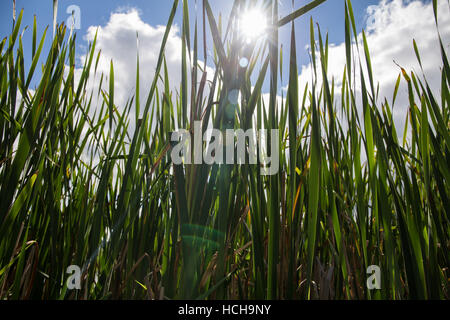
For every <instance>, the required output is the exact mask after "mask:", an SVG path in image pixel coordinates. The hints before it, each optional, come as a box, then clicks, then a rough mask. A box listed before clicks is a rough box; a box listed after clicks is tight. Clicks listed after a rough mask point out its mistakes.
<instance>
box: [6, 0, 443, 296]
mask: <svg viewBox="0 0 450 320" xmlns="http://www.w3.org/2000/svg"><path fill="white" fill-rule="evenodd" d="M322 2H323V0H316V1H312V2H311V3H309V4H308V5H306V6H305V7H303V8H301V9H299V10H297V11H295V12H294V13H292V14H291V15H289V16H287V17H285V18H282V19H280V20H278V8H277V1H273V2H272V1H265V2H264V3H265V6H264V8H265V10H266V12H267V16H268V19H269V20H270V21H271V25H272V26H273V28H272V29H271V31H270V34H269V35H268V36H267V40H268V41H267V42H266V43H263V44H261V48H259V49H258V46H257V45H255V44H254V43H250V44H248V43H245V42H244V41H242V39H240V38H239V36H238V35H239V30H235V29H236V28H238V27H236V26H233V25H232V24H231V21H233V19H234V18H236V15H237V14H238V12H239V11H240V9H241V8H239V6H243V2H241V1H235V4H234V6H233V10H232V12H231V16H230V17H229V20H228V21H230V23H229V25H228V26H227V29H226V30H227V31H226V33H225V36H224V37H222V23H221V20H219V23H217V21H216V18H215V17H214V14H213V11H212V10H211V7H210V5H209V3H208V1H207V0H205V1H203V17H204V20H203V21H204V23H205V25H204V26H203V27H204V29H205V32H206V31H207V30H209V32H210V33H211V35H212V38H213V40H214V53H215V55H214V58H215V60H214V61H213V62H214V64H215V69H214V75H213V81H211V82H209V81H206V79H207V77H206V70H204V69H203V68H202V67H201V66H200V64H199V63H198V60H197V59H198V39H199V38H198V34H197V32H198V30H197V23H196V24H195V30H194V33H193V37H191V36H192V34H191V32H190V28H189V26H190V23H189V11H188V3H187V1H186V0H185V1H182V14H183V29H182V51H181V55H182V57H181V58H182V59H181V61H182V70H180V72H181V74H182V82H181V84H176V85H177V86H178V85H180V88H181V90H180V95H175V93H174V92H172V91H171V90H170V88H171V87H172V86H171V85H170V83H169V81H170V79H169V77H168V72H167V66H166V62H165V58H164V53H165V44H166V41H167V37H168V35H169V32H170V29H171V26H172V22H173V19H174V16H175V13H176V10H177V9H178V5H179V3H178V1H174V4H173V7H172V11H171V13H170V16H169V20H168V23H167V28H166V33H165V35H164V38H163V42H162V44H161V48H160V53H159V59H158V62H157V66H156V72H155V76H154V80H153V82H152V85H151V87H150V88H149V90H148V98H147V100H146V102H145V105H143V106H144V108H143V109H141V104H140V96H139V94H140V92H142V90H143V89H145V88H142V87H140V85H139V73H142V72H145V70H140V67H139V60H137V61H138V62H137V76H136V92H135V96H134V97H132V98H130V100H129V101H128V102H127V103H126V104H125V105H124V106H117V105H116V101H117V100H115V99H114V66H113V61H111V65H110V73H109V75H106V76H108V81H109V84H108V85H107V87H108V88H109V89H108V90H107V91H105V90H104V89H103V87H102V81H103V75H102V77H101V80H100V84H99V92H97V93H95V92H91V91H89V90H88V87H87V81H88V79H89V77H90V75H91V73H92V72H93V69H94V71H96V69H97V63H98V57H99V56H98V55H97V60H96V61H94V55H95V52H96V49H95V47H96V40H94V41H93V42H92V43H91V44H90V48H89V51H88V54H87V58H86V60H85V63H84V66H83V67H82V73H81V76H80V78H79V80H77V81H75V78H74V71H75V69H74V68H75V60H74V59H75V38H74V37H70V38H67V37H66V36H65V33H66V28H65V27H64V26H59V27H57V28H56V31H55V36H54V39H53V41H52V45H51V48H50V51H49V52H48V53H47V57H46V61H45V63H44V64H43V65H42V75H41V78H40V80H39V81H38V82H37V86H36V88H35V89H34V90H30V88H29V85H30V83H31V80H32V78H33V74H34V72H35V69H36V67H37V63H38V61H39V59H40V57H41V54H42V48H43V43H44V41H45V37H46V31H44V33H43V35H42V37H41V40H39V41H38V40H37V31H36V23H34V27H33V45H32V62H31V65H30V66H29V68H28V69H27V70H25V66H24V52H23V47H22V36H21V35H19V31H20V27H21V19H22V12H21V13H20V15H19V17H18V18H17V20H16V22H15V26H14V29H13V30H12V33H11V35H10V36H9V37H8V38H7V39H4V40H3V41H2V42H1V43H0V51H1V58H0V79H1V80H0V111H1V112H0V199H1V203H0V235H1V236H0V298H2V299H28V298H32V299H122V298H127V299H177V298H198V299H217V298H221V299H266V298H268V299H417V298H419V299H448V298H449V296H448V289H449V288H448V277H449V275H448V266H449V265H450V263H449V254H448V253H449V246H450V239H449V234H450V229H449V228H450V224H449V218H450V217H449V208H450V202H449V197H450V187H449V186H450V168H449V159H450V153H449V147H450V135H449V126H450V121H449V116H450V112H449V110H450V109H449V106H450V94H449V90H448V88H449V84H450V68H449V64H448V59H447V56H446V54H445V49H444V46H443V45H442V43H441V53H442V63H443V66H444V67H443V68H442V86H441V87H442V90H441V97H439V98H438V97H435V96H433V94H432V92H431V89H430V87H429V85H428V83H427V82H426V80H420V79H418V77H417V75H416V74H415V73H413V72H410V73H409V74H408V73H407V72H406V71H405V69H403V68H402V69H401V74H400V76H399V78H398V80H397V83H396V87H395V88H394V89H395V90H394V92H395V93H394V98H393V99H392V105H390V104H389V103H388V101H387V100H384V101H383V102H382V103H379V102H377V100H376V99H375V94H376V93H375V84H374V81H375V80H374V79H373V76H372V67H371V61H370V55H369V47H370V43H367V41H366V38H365V36H364V33H363V52H362V54H360V53H359V47H357V48H356V49H357V50H354V46H355V45H357V46H359V44H358V43H357V42H354V41H353V38H354V37H356V35H357V33H356V28H355V21H354V17H353V10H352V7H351V3H350V1H346V3H345V39H346V53H347V60H346V61H347V66H346V69H345V71H344V74H343V77H342V78H343V82H342V90H341V98H340V99H338V98H337V96H336V91H335V89H336V88H335V85H334V81H333V80H332V81H331V82H330V81H329V79H328V77H327V64H328V38H326V39H325V43H324V39H323V37H322V34H321V33H320V29H318V30H317V31H318V32H317V35H318V39H317V40H318V42H316V33H315V29H314V25H313V21H312V19H311V30H310V35H311V56H312V61H313V66H314V81H313V82H312V83H311V84H310V85H309V86H306V88H299V86H298V79H297V78H298V65H297V58H296V56H297V54H296V50H295V41H296V31H295V28H294V24H293V21H294V19H296V18H298V17H299V16H301V15H304V14H305V13H307V12H308V11H309V10H311V9H313V8H314V7H315V6H317V5H319V4H320V3H322ZM289 23H291V24H292V26H291V49H290V61H289V73H290V74H289V85H288V90H287V93H288V94H287V97H286V99H282V100H280V99H277V92H278V90H277V88H278V73H279V72H280V69H281V63H282V59H281V58H279V57H278V55H279V43H278V28H279V27H281V26H283V25H286V24H289ZM191 39H193V43H191ZM205 39H206V37H205V36H203V42H204V43H203V47H204V48H206V40H205ZM192 44H193V45H192ZM191 45H192V46H191ZM413 46H414V50H415V52H416V55H417V58H418V60H419V62H420V61H421V60H420V55H419V51H418V49H417V46H416V44H415V42H414V44H413ZM266 49H267V50H266ZM205 51H206V50H205ZM355 51H356V52H355ZM242 57H246V58H247V59H248V60H249V63H248V66H247V67H241V66H240V65H239V60H240V59H241V58H242ZM316 57H317V59H316ZM361 59H362V60H365V63H364V66H365V68H364V70H367V72H366V75H367V78H365V77H364V75H365V73H364V72H363V64H362V63H361V62H359V63H358V64H353V61H361ZM205 60H206V56H205ZM189 61H194V63H192V64H189V63H188V62H189ZM258 61H260V62H261V68H260V70H259V71H255V69H256V68H255V66H256V65H257V62H258ZM205 62H206V61H205ZM93 63H94V65H93ZM188 68H192V70H191V74H193V75H194V76H193V77H192V79H194V80H192V83H190V82H189V79H188V74H189V73H188V71H189V70H188ZM268 69H269V72H268ZM357 69H360V70H361V76H360V79H356V81H358V80H359V82H360V83H361V90H360V91H358V90H356V89H355V88H356V84H355V83H353V82H352V79H354V77H353V73H354V71H355V70H357ZM256 72H257V73H256ZM254 73H256V77H255V78H256V79H257V81H256V83H254V84H252V83H251V82H250V78H251V76H252V75H253V74H254ZM197 75H198V77H197ZM267 75H268V76H269V77H270V93H269V100H268V105H267V106H266V103H267V101H266V100H265V99H263V95H262V90H261V88H262V84H263V82H264V79H265V78H266V76H267ZM318 75H321V78H322V79H323V81H322V82H320V83H319V82H318V81H317V80H316V78H317V77H318ZM402 78H403V80H402ZM197 79H201V81H200V82H199V83H198V82H197ZM366 79H369V83H368V84H366ZM400 81H404V82H405V83H406V84H407V86H408V93H409V106H408V117H407V123H406V125H405V127H406V128H405V134H404V137H403V139H402V141H399V138H398V134H397V131H396V128H395V125H394V122H393V119H392V108H393V105H394V102H395V97H396V95H397V92H398V87H399V84H400ZM206 86H209V90H205V88H206ZM189 88H190V89H191V94H190V95H189V94H188V91H189ZM232 90H239V91H240V93H241V96H240V101H239V103H238V106H237V108H236V109H235V111H234V112H233V113H231V116H230V112H226V109H227V108H229V103H228V98H227V97H228V93H229V92H231V91H232ZM95 94H97V95H100V97H101V103H100V104H99V105H96V106H94V105H93V100H95V99H94V98H95ZM357 101H362V113H361V112H360V111H359V109H358V108H357ZM266 107H267V109H266ZM93 108H95V110H93ZM132 108H135V110H136V119H135V120H136V121H135V122H136V126H135V128H133V129H130V128H129V121H130V117H131V113H130V111H131V110H132ZM188 113H190V114H188ZM339 114H341V115H342V116H339ZM194 121H202V123H203V125H202V131H203V132H204V131H205V130H206V126H207V124H208V123H212V125H213V126H214V127H215V128H218V129H222V130H224V129H227V128H234V129H237V128H242V129H244V130H246V129H248V128H254V129H260V128H262V127H264V128H266V129H279V130H280V135H279V136H280V141H279V142H280V143H279V147H280V150H279V151H280V170H279V172H278V174H276V175H273V176H262V175H260V171H259V169H260V162H259V161H260V159H258V164H256V165H252V164H248V163H247V164H243V165H238V164H236V165H229V164H223V165H222V164H221V165H219V164H213V165H207V164H186V165H175V164H173V163H172V162H171V159H170V156H169V154H170V150H171V148H172V146H173V144H171V142H170V133H171V132H172V131H173V130H174V128H176V127H177V124H178V125H181V126H182V127H183V126H184V128H187V129H193V126H194ZM408 127H409V128H410V129H409V130H407V128H408ZM344 128H347V129H344ZM193 132H194V131H193V130H191V135H193V134H194V133H193ZM130 133H131V134H130ZM407 133H409V136H408V137H407ZM191 138H192V139H194V137H193V136H192V137H191ZM192 141H193V140H192ZM272 143H273V142H272ZM275 146H276V144H273V145H272V147H275ZM364 153H365V155H363V154H364ZM73 264H75V265H79V266H81V267H82V279H81V286H82V289H81V290H67V286H66V279H67V276H68V275H67V274H66V268H67V267H68V266H69V265H73ZM373 264H375V265H379V266H380V268H381V270H382V279H381V289H380V290H368V289H367V287H366V279H367V274H366V269H367V267H368V266H369V265H373Z"/></svg>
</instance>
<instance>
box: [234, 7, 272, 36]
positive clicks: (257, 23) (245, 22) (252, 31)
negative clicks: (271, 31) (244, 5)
mask: <svg viewBox="0 0 450 320" xmlns="http://www.w3.org/2000/svg"><path fill="white" fill-rule="evenodd" d="M239 27H240V32H241V34H242V36H243V37H244V39H245V40H246V41H247V42H252V41H253V40H258V39H259V38H262V37H264V35H265V34H266V32H267V27H268V23H267V15H266V14H265V13H264V11H263V10H262V9H260V8H257V7H255V8H251V9H249V10H246V11H244V12H243V13H242V14H241V16H240V24H239Z"/></svg>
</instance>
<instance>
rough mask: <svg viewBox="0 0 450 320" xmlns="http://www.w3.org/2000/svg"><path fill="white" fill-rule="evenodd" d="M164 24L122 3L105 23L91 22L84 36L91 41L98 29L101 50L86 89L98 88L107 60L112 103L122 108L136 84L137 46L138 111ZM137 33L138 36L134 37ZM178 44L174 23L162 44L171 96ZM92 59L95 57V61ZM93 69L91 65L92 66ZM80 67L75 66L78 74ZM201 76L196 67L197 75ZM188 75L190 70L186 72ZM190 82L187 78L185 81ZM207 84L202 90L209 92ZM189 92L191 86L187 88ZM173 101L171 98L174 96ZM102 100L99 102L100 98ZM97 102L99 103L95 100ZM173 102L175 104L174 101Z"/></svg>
mask: <svg viewBox="0 0 450 320" xmlns="http://www.w3.org/2000/svg"><path fill="white" fill-rule="evenodd" d="M165 31H166V26H164V25H157V26H152V25H151V24H149V23H146V22H144V21H143V20H142V19H141V16H140V12H139V10H138V9H136V8H129V7H121V8H119V9H117V10H116V11H115V12H113V13H111V16H110V18H109V21H108V22H107V24H106V25H104V26H90V27H89V28H88V30H87V33H86V35H85V36H84V39H85V40H86V41H88V42H92V41H93V40H94V38H95V34H96V33H97V43H96V50H101V55H100V59H99V63H98V68H97V72H96V74H95V76H94V72H93V70H91V77H90V80H89V83H88V89H90V90H93V91H94V95H95V94H96V92H97V91H98V85H99V82H100V81H99V80H100V74H101V73H103V74H104V76H105V77H106V76H108V75H109V70H110V61H111V60H112V61H113V64H114V82H115V85H114V103H115V105H116V106H117V107H118V108H119V109H120V110H123V108H124V106H125V105H126V103H127V101H128V100H129V99H130V98H131V97H132V96H133V95H134V94H135V86H136V63H137V58H136V57H137V52H138V47H139V75H140V77H139V78H140V92H141V94H140V101H141V115H142V110H143V109H144V106H145V103H146V101H147V95H148V91H149V89H150V87H151V84H152V82H153V79H154V76H155V70H156V65H157V61H158V56H159V52H160V47H161V43H162V40H163V36H164V33H165ZM137 35H138V40H137ZM181 48H182V41H181V37H180V29H179V27H178V26H177V25H172V28H171V30H170V33H169V37H168V39H167V43H166V48H165V58H166V62H167V69H168V77H169V81H170V89H171V91H172V99H175V98H176V95H177V94H178V91H179V86H180V83H181ZM85 59H86V56H85V55H84V56H82V57H81V60H82V61H84V60H85ZM94 62H95V61H94ZM92 69H93V68H92ZM81 70H82V69H78V70H77V74H78V78H79V76H80V75H81ZM207 72H208V77H207V78H208V80H209V79H212V77H213V71H212V69H211V68H207ZM160 75H161V76H164V68H163V67H162V68H161V73H160ZM200 77H201V74H200V71H199V79H200ZM188 79H190V74H189V73H188ZM188 82H189V81H188ZM108 83H109V82H108V78H104V79H103V83H102V88H103V89H104V90H105V91H108V90H109V87H108V86H109V84H108ZM159 88H160V89H162V82H159ZM207 89H208V88H206V89H205V93H206V94H207V93H208V90H207ZM188 92H189V93H190V89H189V88H188ZM173 101H174V100H173ZM100 103H101V102H100ZM97 104H98V103H97ZM174 105H176V103H175V101H174ZM134 119H135V108H134V106H133V107H132V108H131V114H130V118H129V121H130V126H129V132H133V130H134V127H135V124H134Z"/></svg>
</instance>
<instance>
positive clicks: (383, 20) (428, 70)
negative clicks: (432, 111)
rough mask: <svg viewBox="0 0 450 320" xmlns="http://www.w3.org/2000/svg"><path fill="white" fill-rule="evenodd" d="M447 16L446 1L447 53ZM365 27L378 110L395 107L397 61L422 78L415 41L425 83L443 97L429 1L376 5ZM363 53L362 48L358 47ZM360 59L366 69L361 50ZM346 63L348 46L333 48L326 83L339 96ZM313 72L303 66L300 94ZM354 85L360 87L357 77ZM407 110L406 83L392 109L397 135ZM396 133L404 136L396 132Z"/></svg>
mask: <svg viewBox="0 0 450 320" xmlns="http://www.w3.org/2000/svg"><path fill="white" fill-rule="evenodd" d="M449 10H450V9H449V6H448V3H447V1H438V17H439V32H440V34H441V38H442V41H443V44H444V46H446V50H447V51H448V44H449V41H450V14H449V13H450V12H449ZM366 21H367V23H366V28H365V30H366V37H367V42H368V46H369V51H370V56H371V62H372V69H373V76H374V81H375V87H376V86H377V83H379V86H380V92H379V96H378V106H380V105H381V102H383V101H384V98H385V97H386V99H387V100H388V102H389V103H391V101H392V96H393V91H394V87H395V82H396V80H397V77H398V75H399V73H400V69H399V67H398V66H397V65H396V64H395V63H394V61H395V62H396V63H398V64H399V65H400V66H402V67H403V68H404V69H405V70H406V71H407V72H409V71H411V70H412V71H414V72H415V74H416V75H417V76H421V74H422V73H421V70H420V67H419V64H418V62H417V59H416V56H415V53H414V48H413V39H415V40H416V43H417V46H418V49H419V52H420V55H421V60H422V64H423V69H424V73H425V75H426V78H427V81H428V83H429V84H430V86H431V88H432V89H433V91H434V93H436V94H439V89H440V77H441V67H442V59H441V53H440V49H439V42H438V36H437V31H436V25H435V20H434V15H433V8H432V4H431V1H429V2H423V1H419V0H392V1H388V0H381V1H380V3H379V4H378V5H374V6H369V7H368V8H367V16H366ZM358 39H362V34H359V36H358ZM360 49H363V48H362V47H360ZM361 54H362V57H361V62H362V64H363V67H365V60H364V56H363V50H362V52H361ZM345 63H346V58H345V43H340V44H334V45H331V46H330V48H329V62H328V78H329V80H330V81H331V78H332V77H334V79H335V83H336V88H337V89H338V90H337V93H339V92H340V86H341V85H342V76H343V71H344V66H345ZM358 68H359V67H358ZM364 69H365V68H364ZM311 72H312V67H311V65H307V66H303V68H302V70H301V72H300V76H299V85H300V88H303V87H304V85H305V84H306V82H308V81H310V80H311ZM318 80H319V81H320V80H321V79H320V78H319V79H318ZM356 80H357V82H358V83H357V85H359V81H358V74H357V75H356ZM367 85H368V84H367ZM368 86H369V85H368ZM359 99H360V98H359ZM358 102H359V101H358ZM407 106H408V99H407V87H406V85H405V83H404V81H402V84H401V86H400V89H399V93H398V97H397V100H396V102H395V109H394V118H395V122H396V126H397V127H398V129H402V128H403V124H404V120H405V115H406V108H407ZM398 133H401V132H399V131H398Z"/></svg>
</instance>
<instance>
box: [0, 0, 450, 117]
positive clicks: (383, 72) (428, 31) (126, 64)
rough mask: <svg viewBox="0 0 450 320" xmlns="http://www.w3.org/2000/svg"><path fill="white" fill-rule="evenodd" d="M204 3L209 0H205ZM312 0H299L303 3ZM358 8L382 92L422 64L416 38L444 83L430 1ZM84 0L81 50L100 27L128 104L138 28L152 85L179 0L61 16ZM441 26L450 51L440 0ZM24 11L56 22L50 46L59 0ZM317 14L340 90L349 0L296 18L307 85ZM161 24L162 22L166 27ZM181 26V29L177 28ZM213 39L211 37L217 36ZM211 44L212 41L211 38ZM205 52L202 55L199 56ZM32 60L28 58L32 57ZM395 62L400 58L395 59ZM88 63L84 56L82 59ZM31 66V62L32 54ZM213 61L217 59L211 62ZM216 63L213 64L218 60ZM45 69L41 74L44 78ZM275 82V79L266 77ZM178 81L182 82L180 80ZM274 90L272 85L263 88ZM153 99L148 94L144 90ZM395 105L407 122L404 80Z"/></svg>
mask: <svg viewBox="0 0 450 320" xmlns="http://www.w3.org/2000/svg"><path fill="white" fill-rule="evenodd" d="M198 2H199V3H201V2H202V1H201V0H198ZM308 2H309V0H308V1H307V0H295V1H294V8H295V9H297V8H299V7H301V6H303V5H305V4H306V3H308ZM1 3H2V8H1V9H2V10H0V14H1V19H0V37H1V38H4V37H6V36H7V35H8V34H9V33H10V31H11V27H12V0H2V1H1ZM181 3H182V1H180V6H179V8H178V11H177V15H176V17H175V28H174V33H173V34H172V36H171V37H170V39H169V41H168V46H167V48H166V58H167V60H168V68H169V76H170V77H171V81H172V80H173V83H177V81H179V79H180V60H181V55H180V54H179V48H180V43H181V40H180V32H179V30H180V29H181V24H182V20H181V12H182V10H181V9H182V8H181ZM352 3H353V9H354V13H355V19H356V24H357V31H358V32H360V31H361V30H362V29H363V28H364V29H365V30H366V31H367V38H368V43H369V49H370V52H371V58H372V67H373V70H374V77H375V81H376V82H379V83H380V96H381V98H384V97H386V98H387V99H388V100H390V99H391V98H392V88H393V87H394V86H395V81H396V79H397V76H398V74H399V72H400V70H399V68H398V66H397V65H396V63H398V64H400V65H401V66H402V67H404V68H405V69H406V70H408V71H409V70H415V71H419V70H420V69H419V67H418V65H417V61H416V57H415V54H414V50H413V46H412V41H413V39H415V40H416V42H417V45H418V48H419V51H420V53H421V56H422V62H423V65H424V71H425V74H426V75H427V78H428V80H429V84H430V86H431V87H432V88H433V89H435V90H436V91H437V90H439V84H440V70H439V69H440V64H439V63H440V61H441V59H440V53H439V50H436V48H438V42H437V32H436V26H435V24H434V18H433V13H432V8H431V2H430V1H429V0H353V1H352ZM73 4H75V5H77V6H79V7H80V9H81V29H80V30H77V31H76V32H77V54H78V57H79V58H82V56H83V54H84V53H85V50H86V47H87V43H88V41H89V40H91V39H92V38H93V34H94V32H95V30H97V28H99V29H98V30H99V39H98V43H97V49H101V50H102V61H101V62H100V64H99V69H100V71H101V72H104V73H106V74H107V73H108V71H109V61H110V60H111V59H112V60H113V61H114V67H115V79H116V82H117V83H116V87H115V92H116V95H117V96H118V99H117V102H118V103H124V102H125V100H126V99H128V98H129V97H130V96H131V95H132V94H133V86H134V79H135V69H136V31H137V32H139V35H140V38H139V39H140V51H139V54H140V55H139V56H140V62H141V63H140V67H141V70H142V71H141V72H140V74H141V78H142V79H141V81H142V82H141V88H145V87H148V86H149V84H150V82H151V80H152V77H153V74H152V71H153V70H154V67H155V64H156V56H157V55H158V53H159V50H158V48H159V43H160V41H161V38H162V34H163V31H164V26H165V24H166V22H167V19H168V16H169V13H170V10H171V7H172V1H169V0H110V1H100V0H95V1H94V0H78V1H76V0H59V6H58V22H63V21H66V20H67V19H68V18H69V16H70V14H69V13H67V12H66V10H67V8H68V7H69V6H70V5H73ZM189 4H190V22H191V26H192V29H193V25H194V22H195V17H196V8H195V1H194V0H191V1H189ZM210 4H211V7H212V8H213V11H214V14H215V15H216V17H217V16H218V14H219V12H221V13H222V16H223V17H227V16H228V14H229V12H230V10H231V5H232V1H231V0H210ZM438 5H439V8H438V12H439V19H440V22H439V30H440V34H441V38H442V39H443V42H444V45H445V47H446V49H447V51H448V48H449V43H450V8H449V5H448V2H447V1H438ZM16 7H17V11H20V9H22V8H23V9H24V17H23V22H22V26H26V25H28V26H30V27H31V26H32V25H33V17H34V15H36V16H37V25H38V35H41V34H42V32H43V30H44V28H45V27H46V26H50V28H49V32H48V34H47V41H46V45H47V47H46V49H44V51H43V55H45V53H46V52H47V51H48V45H49V43H50V39H51V33H52V31H51V25H52V0H39V1H37V0H16ZM291 10H292V1H291V0H281V1H280V16H285V15H286V14H289V13H290V12H291ZM311 16H312V17H313V19H314V21H315V22H317V23H318V24H319V25H320V27H321V30H322V33H323V34H325V33H326V32H328V34H329V42H330V49H329V60H330V61H329V70H328V72H329V78H331V77H334V78H335V79H336V80H337V81H336V82H337V88H336V92H339V79H340V78H341V77H342V71H343V69H344V65H345V50H344V44H343V42H344V0H328V1H326V2H325V3H324V4H322V5H320V6H319V7H318V8H315V9H314V10H312V11H310V12H309V13H308V14H307V15H306V16H303V17H301V18H299V19H297V20H296V35H297V36H296V41H297V53H298V63H299V81H300V82H299V83H300V86H303V85H305V83H306V82H307V81H308V79H310V75H311V65H310V61H309V56H308V54H307V50H306V45H307V44H308V43H309V17H311ZM198 17H199V24H200V25H201V11H200V6H199V8H198ZM158 26H159V27H158ZM177 26H178V32H176V29H177ZM191 31H192V30H191ZM279 38H280V43H281V44H283V50H284V55H285V56H284V61H287V60H288V54H289V42H290V41H289V39H290V27H289V26H288V25H286V26H284V27H283V28H281V30H280V36H279ZM209 41H211V40H209ZM23 44H24V50H25V52H26V53H28V55H31V53H30V51H31V50H30V47H31V28H29V29H28V30H27V31H25V33H24V38H23ZM208 47H209V48H211V47H212V45H211V43H209V44H208ZM199 56H200V57H202V55H201V54H200V55H199ZM26 59H27V57H26ZM394 61H395V62H394ZM79 62H81V59H80V60H79ZM25 63H26V64H28V65H29V63H30V61H29V58H28V61H27V60H26V61H25ZM209 63H211V59H210V61H209ZM210 67H213V66H212V65H210ZM283 69H284V70H283V82H282V83H281V84H280V88H279V92H282V88H283V86H285V85H286V82H287V79H288V64H287V63H284V68H283ZM38 78H39V74H38V75H37V76H36V77H35V80H36V81H38ZM266 82H267V81H266ZM175 88H176V86H175ZM263 91H265V92H267V91H268V84H267V83H266V84H265V86H264V87H263ZM143 98H145V97H143ZM397 101H398V102H397V103H396V105H399V107H398V108H397V109H396V110H394V117H396V118H397V119H398V120H399V122H400V123H402V122H404V115H405V110H406V107H407V103H408V102H407V101H408V100H407V94H406V88H405V87H404V86H403V87H400V90H399V97H398V98H397Z"/></svg>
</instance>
